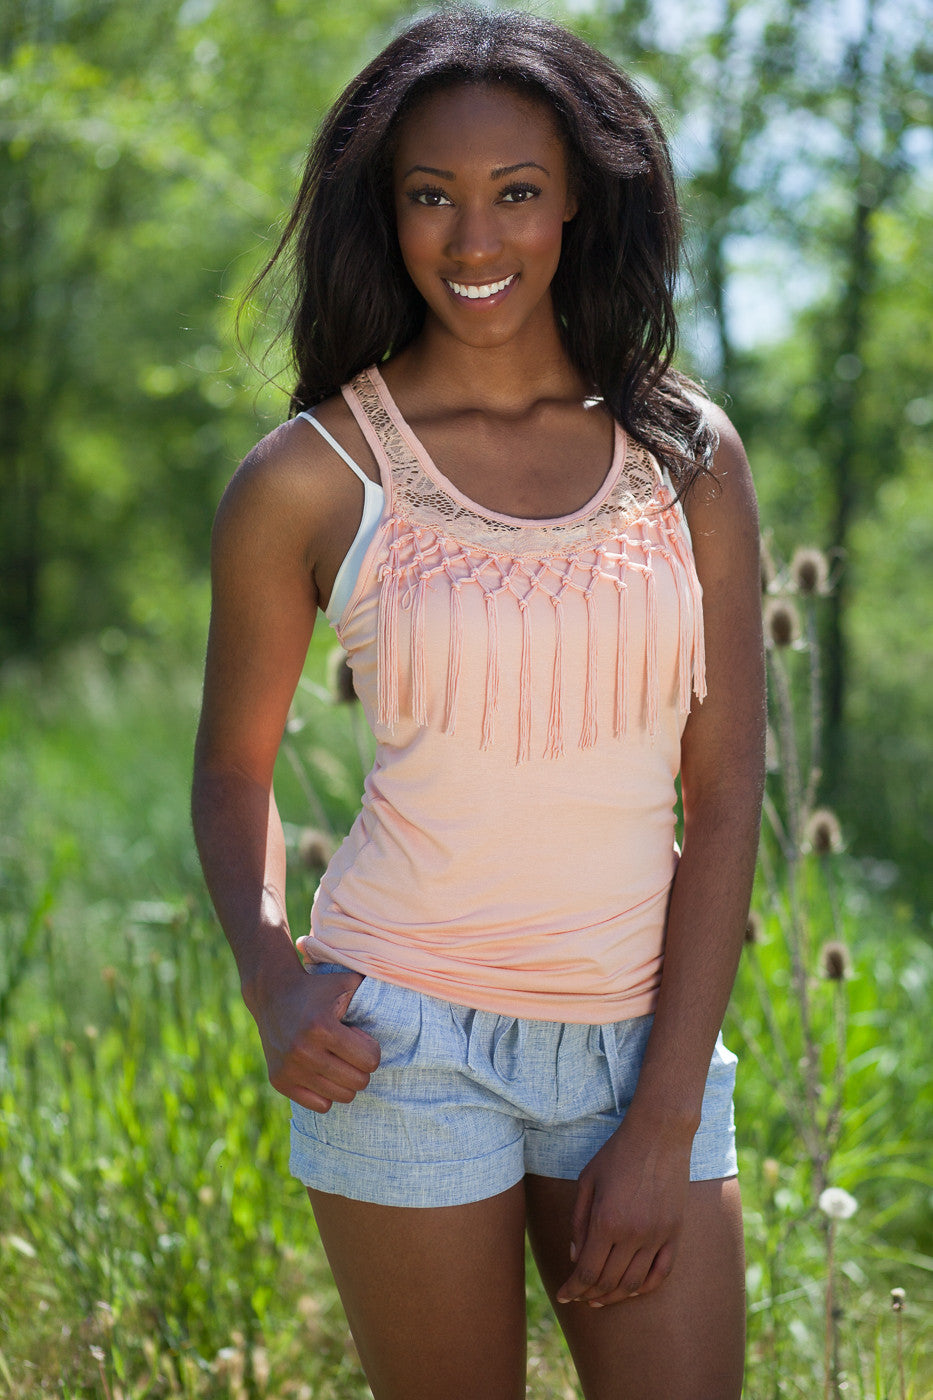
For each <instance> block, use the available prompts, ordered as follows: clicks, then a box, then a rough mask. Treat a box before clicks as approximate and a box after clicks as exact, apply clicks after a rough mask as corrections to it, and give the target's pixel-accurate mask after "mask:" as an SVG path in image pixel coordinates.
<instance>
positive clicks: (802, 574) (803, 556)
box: [790, 546, 829, 597]
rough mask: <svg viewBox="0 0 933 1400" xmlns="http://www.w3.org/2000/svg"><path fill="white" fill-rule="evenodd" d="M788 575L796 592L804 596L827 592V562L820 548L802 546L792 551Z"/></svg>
mask: <svg viewBox="0 0 933 1400" xmlns="http://www.w3.org/2000/svg"><path fill="white" fill-rule="evenodd" d="M790 576H791V578H792V579H793V581H794V586H795V587H796V589H797V592H798V593H802V594H803V595H804V596H805V597H812V596H813V595H814V594H825V593H828V592H829V564H828V563H827V561H826V555H825V554H824V553H823V551H822V550H821V549H813V548H810V547H809V546H803V547H802V548H800V549H797V550H795V551H794V557H793V559H791V561H790Z"/></svg>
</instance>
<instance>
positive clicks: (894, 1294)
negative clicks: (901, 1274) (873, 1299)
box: [891, 1288, 907, 1312]
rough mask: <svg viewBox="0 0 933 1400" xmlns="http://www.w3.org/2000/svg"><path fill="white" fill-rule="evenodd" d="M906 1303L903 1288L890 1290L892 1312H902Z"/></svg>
mask: <svg viewBox="0 0 933 1400" xmlns="http://www.w3.org/2000/svg"><path fill="white" fill-rule="evenodd" d="M906 1303H907V1294H906V1293H905V1292H904V1290H903V1288H892V1289H891V1307H892V1309H893V1310H894V1312H903V1311H904V1307H905V1305H906Z"/></svg>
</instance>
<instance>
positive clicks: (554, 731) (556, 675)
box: [544, 593, 564, 758]
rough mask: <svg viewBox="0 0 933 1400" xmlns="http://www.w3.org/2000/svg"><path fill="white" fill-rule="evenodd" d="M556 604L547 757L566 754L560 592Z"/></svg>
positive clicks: (555, 596)
mask: <svg viewBox="0 0 933 1400" xmlns="http://www.w3.org/2000/svg"><path fill="white" fill-rule="evenodd" d="M551 602H552V603H553V605H554V670H553V673H552V676H551V710H550V714H549V715H548V722H547V748H546V749H545V752H544V756H545V758H563V756H564V706H563V687H564V605H563V603H562V602H561V597H560V594H559V593H555V594H554V595H553V597H552V598H551Z"/></svg>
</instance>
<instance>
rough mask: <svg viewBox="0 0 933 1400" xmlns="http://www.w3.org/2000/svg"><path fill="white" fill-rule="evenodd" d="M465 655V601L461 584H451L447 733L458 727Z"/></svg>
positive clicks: (451, 732) (445, 726) (445, 728)
mask: <svg viewBox="0 0 933 1400" xmlns="http://www.w3.org/2000/svg"><path fill="white" fill-rule="evenodd" d="M462 655H463V603H462V602H461V599H460V584H459V583H457V582H452V583H451V585H450V650H449V652H448V655H447V706H446V708H447V721H446V723H445V725H444V733H445V734H453V733H455V731H456V728H457V700H458V698H459V694H460V659H461V657H462Z"/></svg>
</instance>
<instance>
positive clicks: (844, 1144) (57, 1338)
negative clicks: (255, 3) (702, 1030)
mask: <svg viewBox="0 0 933 1400" xmlns="http://www.w3.org/2000/svg"><path fill="white" fill-rule="evenodd" d="M201 617H202V620H203V608H202V609H201ZM332 646H333V644H332V641H331V639H330V637H329V636H328V634H327V632H326V630H323V629H322V630H321V631H320V632H319V633H318V634H317V635H316V637H315V640H314V644H313V648H312V654H311V657H310V660H309V665H308V668H307V670H306V675H305V679H304V683H303V686H302V688H301V690H300V692H299V696H298V698H297V700H296V704H295V709H294V713H293V716H292V719H291V721H290V724H289V736H288V740H287V744H286V748H285V751H284V752H283V756H282V759H281V762H280V767H279V771H278V774H277V796H278V799H279V804H280V807H281V810H282V812H283V816H284V818H285V822H286V834H287V838H288V842H289V849H290V880H291V891H290V908H291V913H292V923H293V927H294V928H295V930H296V931H300V930H301V929H302V928H303V927H304V926H305V922H306V919H307V910H308V903H309V901H310V897H311V894H312V892H313V888H314V883H315V880H316V871H317V870H318V869H319V861H317V856H316V854H315V853H316V852H319V851H320V849H321V847H320V844H319V842H318V841H317V839H315V840H314V841H309V840H308V839H307V838H308V832H307V826H308V823H309V820H310V822H311V824H312V825H313V826H314V827H315V828H317V829H318V831H319V832H321V833H322V834H323V836H324V837H329V838H330V839H333V838H335V837H339V836H340V835H341V834H342V832H343V831H344V830H345V829H346V827H347V826H348V824H349V822H350V820H351V819H352V817H353V815H354V812H355V810H356V807H357V805H358V801H359V795H360V789H361V782H362V773H363V769H364V767H365V766H367V765H368V759H369V753H370V749H369V747H368V746H369V744H370V743H371V740H370V739H369V738H368V737H367V735H366V734H365V733H364V732H363V731H362V730H361V729H360V726H359V711H358V708H357V707H355V706H352V705H347V704H332V703H330V701H329V698H328V697H329V695H330V673H331V671H332V667H331V665H330V661H329V654H330V652H331V651H332ZM788 659H789V660H793V661H794V662H795V663H796V662H801V663H804V664H803V666H802V667H801V666H796V668H795V674H794V675H793V676H792V684H793V687H794V691H795V693H797V692H799V691H800V687H801V685H802V684H804V683H805V678H806V665H805V661H806V658H805V655H804V653H802V652H794V653H793V654H792V656H791V657H789V658H788ZM196 709H197V677H196V675H195V674H194V673H193V672H192V670H191V669H190V667H189V666H188V665H187V664H186V663H184V662H183V661H180V660H179V658H178V657H176V656H173V655H172V654H171V653H170V652H168V651H167V650H166V649H165V648H164V646H163V647H160V648H159V649H158V650H153V649H152V648H151V647H141V646H131V647H130V648H129V652H128V653H127V654H124V655H122V656H120V657H117V658H114V657H108V656H107V655H106V654H102V653H100V652H99V651H95V650H94V649H91V648H89V647H85V648H83V649H82V650H80V651H79V652H76V653H72V654H71V655H69V656H68V657H66V658H60V659H59V661H58V662H57V663H55V664H54V665H53V664H49V665H47V666H46V667H44V668H42V669H39V668H36V667H28V668H27V667H24V668H22V669H21V670H20V671H19V672H18V673H17V674H16V675H15V676H14V675H8V676H7V678H6V682H5V684H4V686H3V688H2V690H0V735H2V737H3V740H4V742H2V743H0V785H2V787H3V791H4V794H5V797H6V803H7V806H6V811H7V820H6V822H5V825H4V831H3V836H2V843H3V845H2V851H0V869H2V872H3V882H2V885H0V922H2V929H3V936H2V940H0V950H2V951H0V1001H2V1003H3V1017H2V1020H0V1028H2V1032H0V1177H2V1180H3V1184H4V1190H3V1192H2V1193H0V1375H2V1376H3V1379H4V1384H5V1385H6V1387H7V1390H8V1391H9V1393H10V1394H11V1396H13V1397H15V1400H33V1397H37V1396H39V1395H40V1394H47V1393H61V1394H65V1395H70V1396H74V1397H79V1396H80V1397H85V1396H86V1397H91V1396H102V1397H105V1400H112V1397H115V1396H116V1395H118V1394H119V1395H122V1396H124V1397H126V1400H142V1397H144V1396H153V1397H159V1396H161V1397H170V1396H177V1397H182V1396H184V1397H205V1398H208V1397H209V1398H210V1400H213V1397H217V1400H221V1398H222V1397H225V1398H229V1397H234V1396H235V1397H238V1400H239V1397H243V1396H247V1397H252V1396H255V1397H262V1396H267V1395H268V1396H282V1397H295V1400H312V1397H314V1400H318V1397H322V1400H328V1397H332V1400H348V1397H354V1396H359V1397H363V1396H365V1394H366V1393H367V1392H366V1388H365V1384H364V1382H363V1379H362V1375H361V1372H360V1369H359V1364H358V1361H357V1359H356V1356H355V1352H354V1350H353V1347H352V1343H351V1342H350V1341H349V1339H348V1335H347V1331H346V1324H345V1322H344V1320H343V1314H342V1311H341V1309H340V1306H339V1303H338V1300H337V1297H336V1293H335V1291H334V1288H333V1285H332V1283H331V1281H330V1276H329V1272H328V1270H327V1267H326V1262H325V1260H324V1256H323V1252H322V1250H321V1248H320V1244H319V1242H318V1239H317V1235H316V1231H315V1229H314V1224H313V1219H312V1217H311V1214H310V1211H309V1210H308V1207H307V1202H306V1201H305V1199H304V1195H303V1192H302V1191H301V1188H300V1187H298V1186H297V1184H295V1183H292V1182H290V1181H289V1179H288V1176H287V1168H286V1155H287V1112H288V1111H287V1106H286V1105H285V1104H284V1103H283V1101H282V1100H281V1099H279V1097H278V1096H277V1095H276V1094H275V1093H274V1092H273V1091H272V1089H271V1088H270V1087H269V1085H268V1083H267V1081H266V1078H265V1070H264V1066H263V1062H262V1055H261V1051H260V1047H259V1043H258V1037H257V1036H256V1034H255V1030H254V1028H253V1026H252V1023H251V1021H250V1018H249V1016H248V1014H247V1012H246V1011H245V1008H244V1007H243V1005H242V1002H241V1000H240V996H239V989H238V986H237V981H236V972H235V968H234V964H233V960H232V958H231V957H230V955H229V953H228V952H227V950H226V947H225V945H224V941H223V938H222V935H221V934H220V932H219V930H218V929H217V928H216V925H215V923H214V921H213V919H212V918H211V917H210V915H209V913H208V910H207V903H206V896H204V895H202V894H200V893H199V890H200V881H199V878H198V876H197V873H196V869H195V861H194V854H193V849H192V843H191V836H190V833H189V830H188V824H187V818H186V807H187V785H188V770H189V765H190V750H191V742H192V738H193V731H194V725H195V720H196ZM800 713H801V715H802V716H803V718H804V720H805V718H806V713H807V707H806V705H804V706H803V707H802V708H801V710H800ZM14 738H15V742H11V740H12V739H14ZM806 747H807V746H806V745H805V744H804V743H803V742H801V744H800V749H801V751H802V752H803V755H804V759H805V760H806ZM776 796H777V795H776ZM770 850H771V854H772V865H771V867H770V869H771V873H770V874H768V873H767V869H766V867H763V868H762V876H761V880H760V884H759V889H758V893H757V895H756V908H757V909H758V910H759V911H760V912H761V914H762V923H761V926H760V929H759V936H758V941H757V942H756V943H755V944H754V946H750V947H749V949H748V950H747V952H748V957H747V958H746V959H745V961H744V962H743V966H742V968H741V970H740V976H739V982H738V986H737V990H736V995H735V998H734V1002H733V1016H732V1019H731V1021H730V1023H729V1025H727V1041H728V1042H729V1043H730V1044H732V1045H733V1046H734V1047H735V1048H736V1049H738V1050H739V1052H740V1054H741V1055H742V1057H743V1063H742V1067H741V1073H740V1077H739V1088H738V1096H737V1105H736V1108H737V1118H738V1124H739V1138H740V1143H741V1158H740V1166H741V1173H742V1182H743V1193H744V1198H745V1205H746V1221H747V1236H748V1266H749V1267H748V1285H749V1303H750V1318H749V1338H750V1344H749V1374H748V1383H747V1395H748V1397H749V1400H775V1397H783V1396H798V1395H799V1394H801V1393H808V1392H809V1391H810V1390H812V1385H813V1376H814V1374H819V1370H820V1367H821V1366H822V1358H823V1337H824V1318H823V1305H824V1281H825V1270H826V1238H825V1232H824V1229H823V1226H822V1223H821V1222H822V1217H821V1216H820V1213H819V1212H818V1210H817V1208H816V1198H815V1186H816V1181H815V1177H814V1168H813V1159H812V1156H811V1154H810V1153H808V1151H807V1149H806V1144H805V1142H804V1140H803V1138H802V1136H801V1133H800V1128H799V1122H798V1121H797V1117H795V1111H794V1109H793V1108H792V1107H791V1106H789V1103H791V1104H792V1103H793V1102H794V1095H795V1094H797V1096H798V1098H799V1093H798V1090H797V1089H796V1088H795V1084H796V1083H797V1082H798V1075H799V1071H798V1069H797V1065H798V1064H799V1062H800V1060H801V1059H803V1058H804V1057H805V1051H806V1040H805V1038H804V1037H803V1034H802V1031H801V1025H800V1020H799V1012H798V1003H797V999H796V996H797V994H796V992H795V983H794V975H793V970H792V967H791V964H790V962H789V959H788V945H787V940H786V932H785V929H786V917H787V891H786V885H785V883H784V877H783V875H782V874H781V871H780V868H779V864H778V860H777V854H776V848H775V847H774V845H773V843H772V844H771V846H770ZM797 895H798V899H799V901H800V903H801V906H802V907H803V908H804V909H805V910H806V915H807V920H808V923H807V928H808V933H807V939H808V947H809V949H810V954H809V959H810V961H809V963H808V966H809V968H810V972H809V974H808V992H809V997H810V1004H811V1023H810V1024H811V1039H812V1041H813V1043H814V1044H815V1045H816V1046H817V1047H818V1056H817V1064H818V1068H819V1082H820V1084H821V1085H822V1086H823V1088H822V1089H821V1098H820V1103H819V1105H818V1114H817V1122H818V1125H819V1124H822V1125H823V1126H825V1123H826V1113H827V1111H828V1110H831V1107H832V1100H833V1090H832V1086H833V1083H834V1071H833V1063H834V1055H835V1053H836V1052H835V1050H834V1046H835V1045H837V1043H838V1042H837V1039H836V1031H837V1027H838V1006H839V1003H840V998H843V999H844V1003H845V1026H846V1047H845V1063H846V1074H845V1092H844V1097H843V1111H842V1115H841V1119H840V1125H839V1126H840V1131H839V1134H838V1138H837V1140H836V1141H835V1146H834V1150H833V1155H832V1158H831V1160H830V1161H829V1173H828V1177H827V1179H828V1180H829V1181H831V1183H832V1184H833V1185H840V1186H843V1187H845V1188H847V1189H848V1190H849V1191H850V1192H851V1193H852V1194H853V1195H854V1196H855V1197H856V1199H857V1201H858V1210H857V1212H856V1214H855V1215H854V1217H853V1218H852V1219H851V1220H848V1221H843V1222H839V1230H838V1234H837V1238H836V1256H835V1257H836V1275H837V1283H838V1299H839V1303H840V1306H841V1308H842V1314H841V1320H840V1326H841V1329H842V1335H843V1341H844V1348H843V1356H844V1362H845V1366H846V1368H847V1369H848V1373H849V1389H848V1392H847V1393H851V1394H854V1395H858V1396H864V1397H871V1400H881V1397H882V1396H885V1397H887V1396H892V1397H894V1396H897V1395H899V1393H900V1392H899V1391H898V1389H897V1331H896V1329H897V1326H898V1325H900V1326H901V1327H902V1330H903V1338H904V1341H903V1354H904V1366H905V1374H906V1378H907V1383H908V1384H909V1385H911V1386H912V1387H913V1390H912V1392H911V1391H910V1390H907V1391H906V1392H905V1393H907V1394H910V1393H912V1394H913V1395H914V1397H915V1400H922V1397H930V1396H933V1374H931V1372H930V1369H929V1357H928V1356H924V1354H923V1352H922V1348H921V1341H922V1336H923V1319H924V1316H925V1315H928V1314H929V1309H930V1307H931V1305H933V1276H931V1275H933V1234H931V1227H930V1219H931V1215H930V1202H931V1199H933V1181H931V1174H930V1168H929V1163H928V1153H927V1150H926V1149H927V1144H928V1142H929V1139H930V1134H931V1132H933V1092H931V1085H930V1076H929V1071H928V1054H927V1047H926V1039H925V1027H926V1021H927V1012H928V1006H929V999H930V995H931V989H933V955H931V951H930V949H929V947H928V946H927V945H926V944H924V943H923V942H922V941H920V940H918V939H917V938H916V937H915V936H914V935H913V934H912V933H911V930H910V927H909V925H908V924H907V923H906V922H905V920H904V918H903V916H902V915H899V914H898V913H897V911H896V909H895V908H894V907H893V906H892V905H891V903H890V901H889V900H888V899H887V898H886V896H884V894H883V893H879V891H878V890H877V888H875V887H872V886H871V885H870V884H869V883H866V881H865V879H864V876H863V874H862V872H861V870H860V868H859V866H858V864H857V863H855V862H853V861H852V860H851V859H850V858H849V857H847V856H845V855H839V856H834V857H833V859H832V862H831V863H829V864H827V863H826V862H825V861H823V860H821V859H819V858H818V857H817V856H816V855H814V854H809V855H806V856H804V857H802V859H801V862H800V866H799V870H798V889H797ZM831 939H836V940H840V939H841V940H844V941H845V942H846V944H847V945H848V947H849V949H850V953H851V960H852V967H851V976H850V977H848V978H847V979H845V981H843V982H838V981H828V980H826V979H824V978H823V977H821V976H820V975H819V967H820V950H821V949H822V947H823V945H824V944H825V943H826V942H827V941H829V940H831ZM779 1041H780V1042H781V1043H783V1044H784V1045H785V1046H786V1047H787V1055H788V1057H789V1060H790V1065H789V1069H788V1072H787V1073H786V1074H785V1073H784V1067H783V1065H782V1062H781V1059H780V1055H779V1053H778V1050H777V1045H778V1043H779ZM788 1096H790V1100H789V1098H788ZM798 1117H799V1113H798ZM821 1131H822V1129H821ZM894 1286H897V1287H903V1288H905V1289H906V1290H907V1306H906V1310H905V1312H904V1313H903V1315H898V1317H895V1316H894V1314H892V1313H891V1311H890V1304H889V1298H888V1290H889V1289H890V1288H891V1287H894ZM528 1301H529V1338H530V1346H529V1358H530V1359H529V1385H530V1387H531V1389H530V1393H531V1394H533V1395H536V1396H541V1397H542V1400H549V1398H550V1397H561V1400H564V1397H569V1396H573V1395H574V1394H576V1393H577V1392H576V1388H575V1384H574V1382H573V1380H572V1370H571V1368H570V1364H569V1361H568V1358H567V1355H566V1350H565V1348H564V1346H563V1343H562V1341H561V1339H560V1334H559V1331H558V1329H557V1325H556V1322H555V1321H554V1318H553V1315H552V1313H551V1310H550V1308H549V1306H548V1304H547V1300H546V1299H545V1297H544V1294H543V1291H542V1290H541V1288H540V1286H539V1285H538V1283H537V1281H536V1278H535V1276H534V1273H533V1269H532V1268H531V1267H530V1268H529V1293H528ZM876 1373H877V1375H876Z"/></svg>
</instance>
